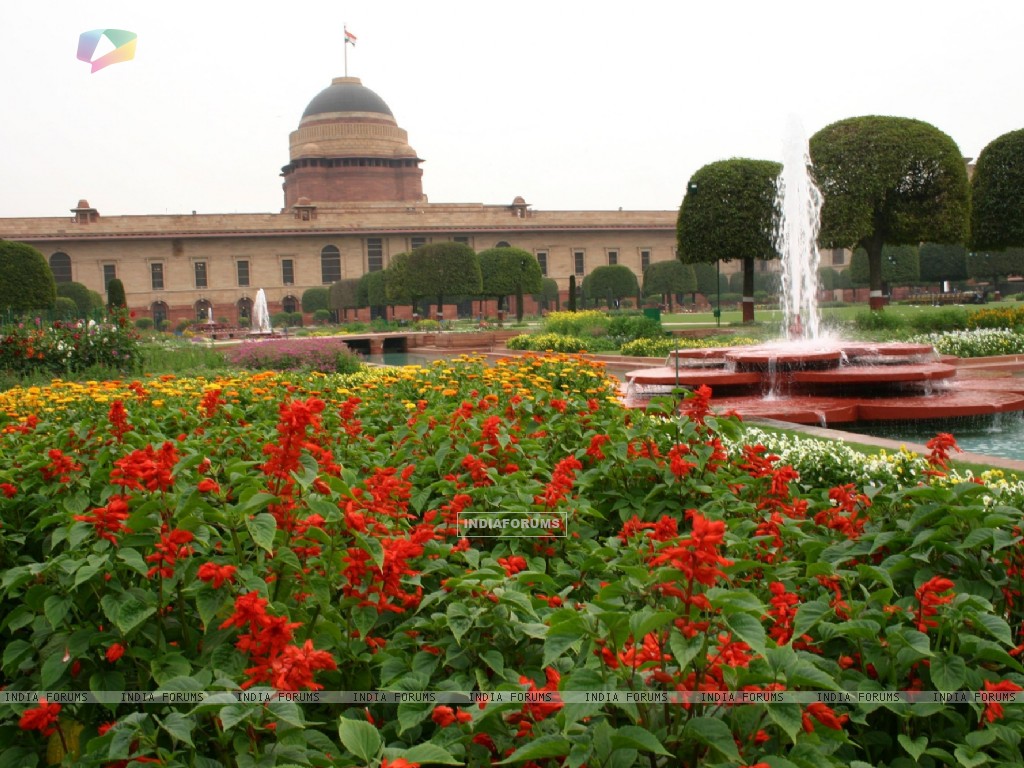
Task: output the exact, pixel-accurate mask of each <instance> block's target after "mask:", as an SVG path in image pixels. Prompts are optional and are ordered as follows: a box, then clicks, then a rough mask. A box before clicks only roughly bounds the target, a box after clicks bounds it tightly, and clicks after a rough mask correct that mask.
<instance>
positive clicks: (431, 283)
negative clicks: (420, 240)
mask: <svg viewBox="0 0 1024 768" xmlns="http://www.w3.org/2000/svg"><path fill="white" fill-rule="evenodd" d="M407 277H408V280H407V283H408V287H409V293H410V294H411V295H412V296H413V297H415V298H432V299H436V301H437V313H438V315H443V314H444V298H445V296H448V297H452V296H476V295H478V294H479V293H480V290H481V288H482V284H483V280H482V278H481V276H480V259H478V258H477V255H476V252H475V251H474V250H473V249H472V248H470V247H469V246H468V245H466V244H465V243H430V244H429V245H424V246H422V247H420V248H417V249H415V250H414V251H413V252H412V253H410V254H409V273H408V276H407Z"/></svg>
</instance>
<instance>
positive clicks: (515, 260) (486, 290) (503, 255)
mask: <svg viewBox="0 0 1024 768" xmlns="http://www.w3.org/2000/svg"><path fill="white" fill-rule="evenodd" d="M477 256H478V258H479V259H480V276H481V285H482V286H483V287H482V289H481V292H482V295H484V296H489V297H493V298H495V299H497V300H498V307H499V308H500V307H501V306H502V302H503V301H504V299H505V297H506V296H513V295H514V296H515V297H516V319H517V320H518V321H519V322H522V321H523V294H524V293H535V292H537V291H539V290H540V289H541V280H543V278H544V273H543V272H542V271H541V268H540V263H539V262H538V261H537V257H536V256H534V255H533V254H532V253H530V252H529V251H524V250H523V249H522V248H488V249H487V250H485V251H481V252H480V253H479V254H477Z"/></svg>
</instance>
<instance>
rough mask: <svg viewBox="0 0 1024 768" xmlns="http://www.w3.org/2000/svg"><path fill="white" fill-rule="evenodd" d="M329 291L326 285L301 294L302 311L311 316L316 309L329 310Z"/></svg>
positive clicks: (309, 289)
mask: <svg viewBox="0 0 1024 768" xmlns="http://www.w3.org/2000/svg"><path fill="white" fill-rule="evenodd" d="M330 298H331V289H330V287H328V286H326V285H317V286H314V287H313V288H307V289H306V290H304V291H303V292H302V311H303V312H305V313H306V314H307V315H312V314H313V313H314V312H316V311H317V310H318V309H329V308H330Z"/></svg>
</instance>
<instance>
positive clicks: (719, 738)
mask: <svg viewBox="0 0 1024 768" xmlns="http://www.w3.org/2000/svg"><path fill="white" fill-rule="evenodd" d="M683 739H684V740H685V739H692V740H693V741H697V742H700V743H701V744H706V745H707V746H709V747H711V748H712V749H714V750H715V751H716V752H719V753H721V755H722V756H723V757H724V758H725V759H726V760H732V761H735V762H737V763H738V762H740V753H739V751H738V750H737V749H736V741H735V740H734V739H733V735H732V731H730V730H729V726H727V725H726V724H725V723H724V722H722V721H721V720H719V719H718V718H716V717H693V718H690V720H688V721H687V723H686V727H685V728H683Z"/></svg>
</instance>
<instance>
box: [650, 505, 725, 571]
mask: <svg viewBox="0 0 1024 768" xmlns="http://www.w3.org/2000/svg"><path fill="white" fill-rule="evenodd" d="M687 516H688V517H690V519H691V523H692V526H693V527H692V529H691V531H690V535H689V537H687V538H685V539H683V540H682V541H680V542H679V543H678V544H675V545H672V546H668V547H664V548H663V549H661V550H659V551H658V554H657V555H655V556H654V557H653V558H651V560H650V561H649V563H650V565H651V566H653V567H658V566H662V565H669V566H671V567H673V568H676V569H677V570H679V571H682V572H683V574H685V576H686V577H687V579H689V580H690V581H697V582H699V583H701V584H704V585H706V586H712V585H713V584H714V583H715V581H716V580H717V579H719V578H722V577H724V576H725V573H723V571H722V570H721V568H720V567H719V566H729V565H732V561H731V560H727V559H726V558H724V557H722V556H721V555H720V554H719V552H718V547H719V546H721V545H722V543H723V542H724V540H725V523H724V522H722V521H721V520H708V519H707V518H705V517H704V516H703V515H701V514H700V512H697V511H696V510H688V511H687Z"/></svg>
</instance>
